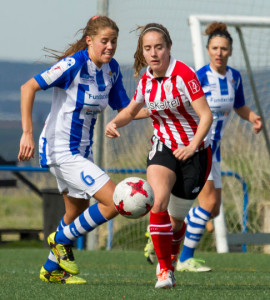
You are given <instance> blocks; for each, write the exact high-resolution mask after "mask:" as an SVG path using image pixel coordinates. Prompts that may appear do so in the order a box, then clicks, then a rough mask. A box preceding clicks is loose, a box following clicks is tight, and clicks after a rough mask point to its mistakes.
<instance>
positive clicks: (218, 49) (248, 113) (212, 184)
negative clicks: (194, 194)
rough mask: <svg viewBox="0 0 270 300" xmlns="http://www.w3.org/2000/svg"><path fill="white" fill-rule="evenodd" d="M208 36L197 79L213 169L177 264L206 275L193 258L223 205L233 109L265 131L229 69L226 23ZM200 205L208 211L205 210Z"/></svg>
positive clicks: (238, 78) (181, 268) (192, 212)
mask: <svg viewBox="0 0 270 300" xmlns="http://www.w3.org/2000/svg"><path fill="white" fill-rule="evenodd" d="M205 33H206V34H207V35H208V43H207V50H208V55H209V57H210V64H208V65H206V66H204V67H202V68H201V69H200V70H198V71H197V76H198V78H199V80H200V83H201V86H202V88H203V91H204V93H205V96H206V99H207V102H208V104H209V106H210V109H211V111H212V114H213V123H212V126H211V130H210V132H209V135H210V138H211V148H212V153H213V158H212V169H211V172H210V175H209V177H208V179H207V181H206V183H205V186H204V188H203V190H202V191H201V192H200V194H199V196H198V199H199V206H198V207H194V208H191V210H190V211H189V213H188V215H187V229H186V236H185V240H184V246H183V250H182V253H181V256H180V260H179V261H178V263H177V266H176V269H177V270H178V271H193V272H206V271H210V270H211V268H209V267H207V266H205V265H204V262H202V261H201V260H196V259H194V258H193V255H194V251H195V248H196V246H197V245H198V243H199V241H200V239H201V237H202V235H203V232H204V229H205V226H206V223H207V221H208V220H209V219H210V217H215V216H217V215H218V214H219V209H220V205H221V188H222V183H221V169H220V160H221V157H220V142H221V139H222V136H223V134H224V130H225V126H226V124H227V122H228V119H229V115H230V113H231V111H232V110H234V111H235V112H236V113H237V114H238V115H239V116H240V117H241V118H243V119H245V120H247V121H249V122H251V123H252V124H253V129H254V131H255V132H256V133H258V132H259V131H260V130H261V128H262V122H261V119H260V116H258V115H257V114H255V113H254V112H253V111H252V110H251V109H250V108H249V107H247V106H246V105H245V98H244V93H243V86H242V79H241V75H240V73H239V72H238V71H237V70H235V69H233V68H231V67H229V66H227V62H228V59H229V57H230V56H231V54H232V43H233V41H232V38H231V36H230V34H229V32H228V31H227V26H226V24H224V23H217V22H214V23H212V24H210V25H209V26H208V27H207V28H206V31H205ZM201 206H203V207H204V208H207V209H202V208H201Z"/></svg>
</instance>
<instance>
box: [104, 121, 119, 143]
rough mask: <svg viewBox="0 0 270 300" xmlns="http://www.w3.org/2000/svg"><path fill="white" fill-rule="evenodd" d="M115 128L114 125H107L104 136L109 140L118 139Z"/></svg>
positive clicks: (111, 123)
mask: <svg viewBox="0 0 270 300" xmlns="http://www.w3.org/2000/svg"><path fill="white" fill-rule="evenodd" d="M116 128H117V127H116V124H115V123H113V122H110V123H108V124H107V126H106V128H105V135H106V136H107V137H108V138H111V139H114V138H117V137H120V133H119V132H118V131H117V130H116Z"/></svg>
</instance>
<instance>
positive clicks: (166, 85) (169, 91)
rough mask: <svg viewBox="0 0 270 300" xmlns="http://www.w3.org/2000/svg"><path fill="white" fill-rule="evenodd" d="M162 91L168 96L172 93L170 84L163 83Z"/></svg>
mask: <svg viewBox="0 0 270 300" xmlns="http://www.w3.org/2000/svg"><path fill="white" fill-rule="evenodd" d="M164 89H165V91H166V92H167V94H170V93H171V92H172V84H171V83H165V84H164Z"/></svg>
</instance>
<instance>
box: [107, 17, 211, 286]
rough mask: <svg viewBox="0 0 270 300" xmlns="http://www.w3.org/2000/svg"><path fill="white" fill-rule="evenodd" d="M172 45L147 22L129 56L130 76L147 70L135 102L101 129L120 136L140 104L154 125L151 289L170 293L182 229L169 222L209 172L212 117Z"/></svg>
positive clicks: (164, 33)
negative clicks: (177, 238)
mask: <svg viewBox="0 0 270 300" xmlns="http://www.w3.org/2000/svg"><path fill="white" fill-rule="evenodd" d="M171 46H172V41H171V38H170V35H169V32H168V30H167V29H166V28H165V27H164V26H162V25H160V24H156V23H150V24H147V25H146V26H145V27H143V28H142V31H141V34H140V36H139V40H138V45H137V50H136V53H135V56H134V57H135V62H134V68H135V75H139V73H140V70H141V69H142V68H143V67H146V66H147V70H146V72H145V73H144V75H143V76H142V77H141V79H140V81H139V84H138V86H137V89H136V92H135V95H134V100H132V101H131V102H130V104H129V106H128V107H127V108H125V109H124V110H122V111H121V112H120V113H119V114H118V115H117V116H116V117H115V118H114V119H113V120H112V121H111V122H110V123H108V124H107V126H106V130H105V133H106V136H107V137H110V138H115V137H119V136H120V134H119V132H118V131H117V128H119V127H122V126H124V125H126V124H128V123H129V122H130V121H131V120H132V119H133V118H134V116H135V115H136V114H137V113H138V111H139V110H140V109H141V108H142V107H143V106H144V104H146V106H147V108H148V113H149V114H150V117H151V118H152V120H153V127H154V135H153V137H152V143H153V146H152V150H151V151H150V152H149V155H148V158H147V180H148V182H149V183H150V185H151V186H152V188H153V190H154V194H155V202H154V206H153V208H152V210H151V212H150V232H151V237H152V240H153V244H154V248H155V252H156V255H157V258H158V262H159V268H158V272H157V278H158V281H157V283H156V285H155V287H156V288H171V287H173V286H175V284H176V281H175V278H174V274H173V266H172V262H171V252H172V247H171V245H172V238H173V231H174V234H175V235H178V234H179V232H180V229H181V226H179V227H178V228H177V227H175V226H174V225H175V224H174V218H178V219H182V220H183V219H184V217H185V215H186V213H187V212H188V210H189V209H190V207H191V204H192V201H188V200H192V199H195V198H196V197H197V195H198V194H199V192H200V190H201V189H202V187H203V185H204V183H205V180H206V178H207V176H208V173H209V171H210V168H211V149H210V146H209V142H207V140H205V141H204V138H205V136H206V134H207V132H208V131H209V128H210V125H211V123H212V114H211V111H210V109H209V106H208V104H207V102H206V99H205V97H204V93H203V91H202V88H201V86H200V83H199V81H198V79H197V77H196V75H195V73H194V71H193V70H192V69H191V68H189V67H188V66H187V65H185V64H184V63H182V62H180V61H177V60H175V59H174V58H173V57H171V53H170V52H171ZM134 130H135V129H134ZM171 193H172V194H173V197H172V199H171V200H170V194H171ZM169 200H170V206H169V213H170V215H171V219H170V216H169V214H168V204H169ZM172 226H173V228H172Z"/></svg>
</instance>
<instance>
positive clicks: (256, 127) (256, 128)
mask: <svg viewBox="0 0 270 300" xmlns="http://www.w3.org/2000/svg"><path fill="white" fill-rule="evenodd" d="M262 126H263V125H262V121H261V117H260V116H256V118H255V120H254V122H253V129H254V131H255V133H259V132H260V131H261V129H262Z"/></svg>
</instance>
